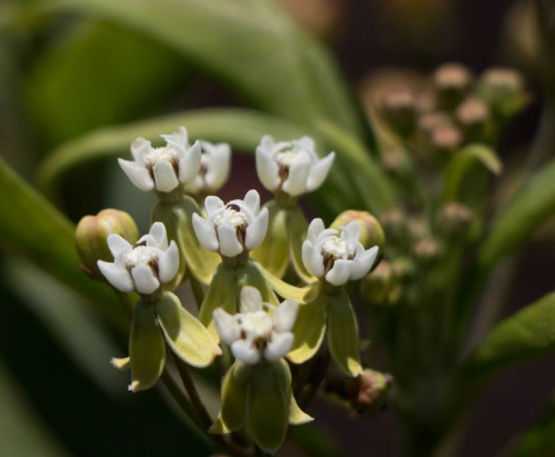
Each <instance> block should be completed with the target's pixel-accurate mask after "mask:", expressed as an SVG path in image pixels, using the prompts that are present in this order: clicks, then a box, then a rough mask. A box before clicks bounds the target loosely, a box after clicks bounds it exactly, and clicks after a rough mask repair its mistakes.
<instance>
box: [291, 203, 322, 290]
mask: <svg viewBox="0 0 555 457" xmlns="http://www.w3.org/2000/svg"><path fill="white" fill-rule="evenodd" d="M287 224H288V227H287V229H288V230H287V231H288V233H289V256H290V257H291V263H292V264H293V267H294V268H295V272H296V273H297V275H298V276H299V278H301V279H302V280H303V281H304V282H305V283H307V284H309V283H311V282H313V281H314V280H315V279H316V278H314V276H312V275H311V274H310V273H309V272H308V271H307V270H306V268H305V266H304V263H303V257H302V246H303V241H304V240H305V238H306V231H307V229H308V222H307V220H306V218H305V217H304V214H303V212H302V210H301V208H300V207H299V206H295V207H293V208H290V209H289V214H288V217H287Z"/></svg>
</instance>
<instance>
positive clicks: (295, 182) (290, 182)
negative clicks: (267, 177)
mask: <svg viewBox="0 0 555 457" xmlns="http://www.w3.org/2000/svg"><path fill="white" fill-rule="evenodd" d="M309 173H310V163H309V162H308V161H305V160H299V161H297V163H295V164H293V165H291V167H290V168H289V175H288V176H287V179H286V180H285V181H284V182H283V186H282V189H283V191H284V192H287V193H288V194H289V195H291V196H293V197H296V196H297V195H301V194H304V193H305V192H306V190H307V189H306V181H307V179H308V174H309Z"/></svg>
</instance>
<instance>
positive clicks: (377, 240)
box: [330, 210, 385, 253]
mask: <svg viewBox="0 0 555 457" xmlns="http://www.w3.org/2000/svg"><path fill="white" fill-rule="evenodd" d="M353 221H356V222H358V225H360V238H359V241H360V244H362V246H364V248H365V249H370V248H372V247H374V246H378V249H379V251H380V253H381V252H383V248H384V245H385V234H384V231H383V228H382V226H381V225H380V223H379V222H378V220H377V219H376V218H375V217H374V216H372V214H370V213H368V212H366V211H355V210H347V211H343V212H342V213H341V214H340V215H339V216H337V217H336V218H335V221H333V222H332V224H331V226H330V227H331V228H334V229H337V228H339V227H347V225H349V224H350V223H351V222H353Z"/></svg>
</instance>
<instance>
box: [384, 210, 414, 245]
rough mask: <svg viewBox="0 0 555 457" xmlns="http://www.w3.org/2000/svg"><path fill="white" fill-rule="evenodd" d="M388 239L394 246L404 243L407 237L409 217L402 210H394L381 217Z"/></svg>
mask: <svg viewBox="0 0 555 457" xmlns="http://www.w3.org/2000/svg"><path fill="white" fill-rule="evenodd" d="M380 222H381V224H382V227H383V229H384V231H385V235H386V237H387V239H388V240H389V241H391V242H393V244H395V245H397V244H399V243H402V242H403V240H404V239H405V238H406V237H407V217H406V215H405V213H404V212H403V211H402V210H400V209H392V210H390V211H387V212H385V213H383V214H382V215H381V216H380Z"/></svg>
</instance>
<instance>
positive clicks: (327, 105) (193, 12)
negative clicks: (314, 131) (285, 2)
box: [44, 0, 362, 131]
mask: <svg viewBox="0 0 555 457" xmlns="http://www.w3.org/2000/svg"><path fill="white" fill-rule="evenodd" d="M44 7H45V9H46V11H54V12H58V11H59V12H65V11H78V12H82V13H84V14H86V15H91V16H98V17H101V18H105V19H110V20H114V21H117V22H119V23H121V24H123V25H125V26H128V27H131V28H134V29H136V30H137V31H139V32H141V33H143V34H145V35H147V36H150V37H152V38H154V39H156V40H158V41H160V42H161V43H164V44H166V45H168V46H169V47H171V48H173V49H175V50H176V51H178V52H179V53H181V54H182V55H183V56H184V57H185V58H186V59H187V60H188V61H189V62H191V63H192V64H193V65H195V66H197V67H198V68H200V69H201V70H203V71H206V72H208V73H211V74H214V75H216V76H217V77H218V79H220V80H223V82H224V83H226V84H227V85H228V86H230V87H232V88H234V89H236V90H237V91H238V92H239V93H240V94H242V95H243V96H244V97H245V98H246V99H247V100H249V101H251V102H252V103H254V104H255V105H256V106H257V107H259V108H262V109H264V110H267V111H269V112H271V113H274V114H277V115H278V116H281V117H284V118H286V119H290V120H292V121H294V122H298V123H300V124H304V125H306V126H309V125H310V124H311V123H312V122H313V120H314V119H317V118H321V117H324V118H328V119H333V120H334V121H335V122H337V123H338V124H340V125H342V126H343V127H344V128H348V129H351V131H361V130H362V126H361V125H360V124H359V122H358V119H357V116H356V113H355V112H354V110H353V108H352V106H351V101H350V99H349V95H348V92H347V90H346V88H345V87H344V85H343V82H342V81H341V79H340V78H339V77H337V68H336V66H335V65H334V63H333V62H332V61H331V59H330V58H329V56H328V54H327V53H326V52H325V51H324V49H323V48H322V47H321V46H320V45H319V44H318V42H316V41H315V40H313V39H311V38H310V37H309V36H308V35H306V34H305V33H304V32H303V31H302V30H301V29H300V28H299V27H297V26H296V25H295V24H294V23H293V21H291V20H290V19H289V17H288V16H287V15H286V14H285V13H284V11H282V10H281V9H280V7H279V6H278V5H277V4H275V3H274V2H272V1H270V0H234V1H233V2H229V1H228V0H210V1H209V2H206V1H202V0H180V1H179V2H175V1H173V0H159V1H157V2H152V1H151V0H120V1H118V2H114V1H111V0H60V1H57V2H48V3H45V4H44Z"/></svg>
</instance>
